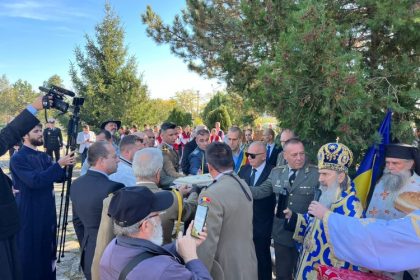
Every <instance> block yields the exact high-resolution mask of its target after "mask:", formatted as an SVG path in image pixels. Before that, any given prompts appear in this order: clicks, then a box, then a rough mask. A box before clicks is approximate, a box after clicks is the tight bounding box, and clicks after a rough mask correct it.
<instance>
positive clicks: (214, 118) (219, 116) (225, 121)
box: [205, 105, 232, 131]
mask: <svg viewBox="0 0 420 280" xmlns="http://www.w3.org/2000/svg"><path fill="white" fill-rule="evenodd" d="M216 122H220V128H221V129H222V130H224V131H227V130H228V129H229V127H231V126H232V122H231V120H230V116H229V112H228V110H227V109H226V106H225V105H220V106H219V107H217V108H216V109H214V110H213V111H210V112H209V113H208V114H207V116H206V122H205V124H206V126H207V127H208V128H209V129H212V128H213V127H214V124H215V123H216Z"/></svg>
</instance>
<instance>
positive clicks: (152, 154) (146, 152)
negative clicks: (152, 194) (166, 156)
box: [133, 148, 163, 178]
mask: <svg viewBox="0 0 420 280" xmlns="http://www.w3.org/2000/svg"><path fill="white" fill-rule="evenodd" d="M162 167H163V156H162V151H161V150H160V149H158V148H144V149H142V150H139V151H137V152H136V153H135V154H134V158H133V171H134V175H135V176H136V177H141V178H153V177H154V176H155V175H156V174H157V172H158V171H159V170H160V169H162Z"/></svg>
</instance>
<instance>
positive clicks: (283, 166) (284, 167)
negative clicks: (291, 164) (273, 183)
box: [273, 164, 287, 170]
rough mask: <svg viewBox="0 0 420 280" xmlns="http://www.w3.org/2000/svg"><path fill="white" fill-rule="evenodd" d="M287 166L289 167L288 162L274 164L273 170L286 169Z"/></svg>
mask: <svg viewBox="0 0 420 280" xmlns="http://www.w3.org/2000/svg"><path fill="white" fill-rule="evenodd" d="M286 168H287V164H284V165H279V166H274V167H273V170H274V169H282V170H284V169H286Z"/></svg>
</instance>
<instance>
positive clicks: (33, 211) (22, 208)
mask: <svg viewBox="0 0 420 280" xmlns="http://www.w3.org/2000/svg"><path fill="white" fill-rule="evenodd" d="M10 169H11V171H12V178H13V183H14V186H15V188H16V189H18V190H19V193H18V194H17V202H18V209H19V216H20V220H21V228H20V231H19V233H18V242H17V243H18V253H19V258H20V260H21V263H22V271H23V279H25V280H26V279H40V280H41V279H42V280H48V279H55V259H56V245H57V244H56V229H57V217H56V211H55V197H54V189H53V187H54V186H53V183H54V182H58V181H62V180H63V179H64V170H63V169H62V168H61V167H60V165H58V164H57V163H53V162H52V160H51V158H50V157H49V156H48V155H47V154H46V153H44V152H39V151H35V150H33V149H31V148H29V147H27V146H25V145H24V146H23V147H22V149H20V150H19V151H18V152H17V153H15V154H14V155H13V157H12V158H11V160H10Z"/></svg>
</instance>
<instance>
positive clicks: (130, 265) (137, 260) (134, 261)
mask: <svg viewBox="0 0 420 280" xmlns="http://www.w3.org/2000/svg"><path fill="white" fill-rule="evenodd" d="M155 256H158V254H156V253H152V252H148V251H145V252H143V253H141V254H138V255H137V256H135V257H134V259H132V260H131V261H129V262H128V264H127V265H126V266H125V267H124V269H123V270H122V271H121V273H120V276H119V277H118V280H125V279H126V278H127V275H128V274H129V273H130V272H131V271H132V270H133V269H134V268H135V267H136V266H137V265H138V264H139V263H141V262H142V261H144V260H146V259H149V258H152V257H155Z"/></svg>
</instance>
